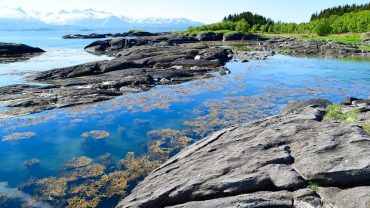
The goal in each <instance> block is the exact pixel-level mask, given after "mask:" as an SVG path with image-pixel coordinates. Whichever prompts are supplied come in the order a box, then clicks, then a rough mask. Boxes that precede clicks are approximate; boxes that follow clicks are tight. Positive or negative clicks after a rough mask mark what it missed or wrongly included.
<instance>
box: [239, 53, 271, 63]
mask: <svg viewBox="0 0 370 208" xmlns="http://www.w3.org/2000/svg"><path fill="white" fill-rule="evenodd" d="M273 55H275V52H274V51H236V52H234V56H233V59H234V60H237V61H241V62H248V61H249V60H265V59H267V57H269V56H273Z"/></svg>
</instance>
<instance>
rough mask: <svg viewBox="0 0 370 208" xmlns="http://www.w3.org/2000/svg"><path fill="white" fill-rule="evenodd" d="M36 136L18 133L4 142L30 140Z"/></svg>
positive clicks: (5, 137)
mask: <svg viewBox="0 0 370 208" xmlns="http://www.w3.org/2000/svg"><path fill="white" fill-rule="evenodd" d="M35 135H36V133H35V132H19V133H18V132H17V133H13V134H10V135H8V136H4V137H3V140H2V141H3V142H9V141H16V140H22V139H29V138H31V137H34V136H35Z"/></svg>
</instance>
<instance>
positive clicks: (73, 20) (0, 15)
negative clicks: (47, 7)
mask: <svg viewBox="0 0 370 208" xmlns="http://www.w3.org/2000/svg"><path fill="white" fill-rule="evenodd" d="M0 11H1V12H0V31H4V30H48V29H51V30H53V29H66V28H69V29H70V28H73V29H81V30H85V29H86V30H88V29H92V30H93V29H106V28H127V29H132V28H135V29H137V28H149V27H163V28H179V29H181V28H187V27H189V26H198V25H202V24H203V23H201V22H196V21H192V20H189V19H185V18H143V19H133V18H129V17H125V16H116V15H114V14H111V13H108V12H104V11H96V10H93V9H85V10H72V11H65V10H61V11H59V12H56V13H46V14H42V13H39V12H34V11H25V10H23V9H22V8H10V7H6V6H1V5H0Z"/></svg>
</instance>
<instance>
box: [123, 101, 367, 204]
mask: <svg viewBox="0 0 370 208" xmlns="http://www.w3.org/2000/svg"><path fill="white" fill-rule="evenodd" d="M329 103H330V102H329V101H325V100H320V99H316V100H308V101H304V102H300V103H298V104H296V105H294V107H290V108H289V110H288V111H287V112H286V113H285V114H282V115H277V116H272V117H269V118H265V119H262V120H259V121H256V122H252V123H247V124H243V125H240V126H237V127H230V128H227V129H223V130H220V131H218V132H216V133H214V134H212V135H210V136H209V137H207V138H205V139H203V140H200V141H198V142H196V143H195V144H193V145H191V146H189V147H188V148H186V149H184V150H183V151H181V152H180V153H179V154H177V155H176V156H174V157H173V158H171V159H170V160H168V161H167V162H166V163H165V164H163V165H162V166H161V167H159V168H158V169H156V170H154V171H153V172H152V173H151V174H149V175H148V176H147V177H146V178H145V179H144V181H142V182H141V183H140V184H139V185H138V186H137V187H136V188H135V189H134V190H133V191H132V193H131V194H130V195H129V196H127V197H126V198H125V199H124V200H122V201H121V202H120V203H119V205H118V206H117V207H120V208H127V207H153V208H155V207H167V206H174V207H275V206H276V207H278V206H280V207H302V208H303V207H312V208H313V207H322V204H321V201H320V198H319V197H318V195H317V194H315V193H314V192H313V191H310V190H308V189H306V188H305V187H307V186H308V183H309V182H310V181H314V182H315V183H317V184H318V186H333V187H335V186H337V187H348V186H356V185H359V184H368V181H369V179H370V160H369V158H370V152H369V151H368V147H369V145H370V136H369V135H367V134H366V133H365V132H364V131H363V130H362V129H361V128H360V127H358V126H356V125H348V124H341V123H339V122H335V121H333V122H331V121H323V119H322V118H323V116H324V114H325V112H326V109H325V106H326V105H328V104H329ZM366 189H368V187H367V186H366ZM361 193H362V192H361ZM321 199H322V200H324V203H326V202H327V201H325V199H324V198H321ZM347 199H348V201H347V202H348V203H349V202H350V198H343V200H347ZM344 207H345V206H344Z"/></svg>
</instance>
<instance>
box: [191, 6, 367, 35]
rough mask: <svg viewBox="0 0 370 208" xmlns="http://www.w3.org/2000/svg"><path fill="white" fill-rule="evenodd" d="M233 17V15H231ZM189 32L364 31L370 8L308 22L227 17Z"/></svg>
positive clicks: (336, 32) (306, 32)
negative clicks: (235, 19) (261, 20)
mask: <svg viewBox="0 0 370 208" xmlns="http://www.w3.org/2000/svg"><path fill="white" fill-rule="evenodd" d="M231 17H232V16H231ZM188 31H189V32H191V33H194V32H202V31H237V32H243V33H247V32H252V33H255V32H261V33H277V34H282V33H300V34H313V33H316V34H318V35H329V34H341V33H347V32H353V33H363V32H368V31H370V10H366V11H360V12H351V13H346V14H343V15H341V16H338V15H331V16H330V17H328V18H322V19H317V20H314V21H311V22H308V23H300V24H297V23H283V22H273V21H267V22H266V23H265V24H249V21H248V20H246V19H240V20H238V21H237V22H235V21H231V20H229V18H228V17H227V18H225V21H223V22H219V23H214V24H209V25H203V26H199V27H189V30H188Z"/></svg>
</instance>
